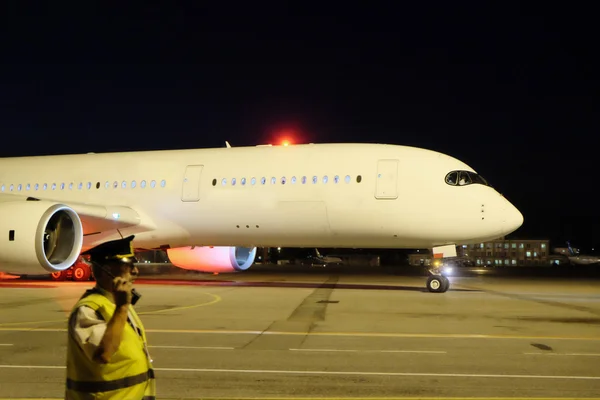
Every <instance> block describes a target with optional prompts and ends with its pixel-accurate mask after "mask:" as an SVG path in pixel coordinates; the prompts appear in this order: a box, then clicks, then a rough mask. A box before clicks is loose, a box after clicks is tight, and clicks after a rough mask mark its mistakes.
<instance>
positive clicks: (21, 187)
mask: <svg viewBox="0 0 600 400" xmlns="http://www.w3.org/2000/svg"><path fill="white" fill-rule="evenodd" d="M156 184H157V182H156V181H155V180H151V181H150V183H149V184H148V182H146V181H145V180H142V181H141V182H140V185H139V186H140V187H141V188H142V189H144V188H145V187H146V186H150V187H151V188H155V187H156ZM159 185H160V187H163V188H164V187H165V186H167V181H166V180H164V179H163V180H162V181H160V184H159ZM128 186H129V187H130V188H132V189H134V188H136V187H137V186H138V184H137V182H136V181H131V183H128V182H127V181H122V182H121V183H119V182H117V181H114V182H113V183H112V184H111V183H110V182H108V181H106V183H105V184H104V187H105V188H106V189H109V188H111V187H112V188H113V189H117V188H119V187H121V188H122V189H126V188H127V187H128ZM74 187H75V184H74V183H73V182H71V183H69V184H68V185H67V184H65V183H61V184H56V183H53V184H51V185H48V184H47V183H43V184H41V185H40V184H39V183H36V184H34V185H31V184H30V183H27V184H25V185H23V184H21V183H19V184H17V185H15V184H10V185H9V186H8V191H9V192H13V191H15V189H16V191H17V192H20V191H22V190H25V191H29V190H40V189H41V190H47V189H48V188H50V189H51V190H56V189H57V188H60V190H65V189H66V188H69V190H73V188H74ZM85 187H86V188H87V189H91V188H92V182H88V183H87V184H86V185H85ZM95 187H96V189H100V182H96V185H95ZM83 188H84V184H83V182H79V184H78V185H77V189H79V190H82V189H83ZM6 190H7V187H6V185H5V184H2V185H1V186H0V192H4V191H6Z"/></svg>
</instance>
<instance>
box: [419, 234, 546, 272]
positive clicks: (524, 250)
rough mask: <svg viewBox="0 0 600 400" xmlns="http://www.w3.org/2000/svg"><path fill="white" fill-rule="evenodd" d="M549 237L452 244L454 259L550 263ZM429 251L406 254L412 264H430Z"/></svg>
mask: <svg viewBox="0 0 600 400" xmlns="http://www.w3.org/2000/svg"><path fill="white" fill-rule="evenodd" d="M549 251H550V241H549V240H546V239H533V240H516V239H513V240H507V239H504V238H502V239H497V240H493V241H490V242H484V243H477V244H463V245H458V246H456V255H457V261H458V262H460V263H462V264H463V265H465V266H488V267H492V266H496V267H500V266H504V267H509V266H513V267H517V266H535V265H540V266H541V265H550V264H551V263H553V262H554V260H553V259H554V258H553V257H552V256H551V254H549ZM431 260H432V256H431V252H430V251H427V250H419V251H418V252H417V253H413V254H410V255H409V256H408V262H409V264H410V265H413V266H420V265H425V266H427V265H430V264H431Z"/></svg>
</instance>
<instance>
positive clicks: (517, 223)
mask: <svg viewBox="0 0 600 400" xmlns="http://www.w3.org/2000/svg"><path fill="white" fill-rule="evenodd" d="M506 203H507V204H506V206H505V209H504V229H503V231H504V234H505V235H507V234H509V233H511V232H514V231H516V230H517V229H519V228H520V227H521V225H523V214H521V212H520V211H519V210H518V209H517V207H515V206H513V205H512V204H511V203H510V202H509V201H508V200H507V201H506Z"/></svg>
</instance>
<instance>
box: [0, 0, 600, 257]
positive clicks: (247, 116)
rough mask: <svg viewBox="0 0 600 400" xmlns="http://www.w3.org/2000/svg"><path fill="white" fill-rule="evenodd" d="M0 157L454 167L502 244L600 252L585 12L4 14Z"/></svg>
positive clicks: (53, 7)
mask: <svg viewBox="0 0 600 400" xmlns="http://www.w3.org/2000/svg"><path fill="white" fill-rule="evenodd" d="M3 8H4V10H3V11H4V12H3V13H2V16H3V19H4V20H3V24H2V27H1V28H0V33H1V34H2V37H3V40H2V44H1V45H0V46H1V48H2V54H3V63H2V66H1V67H0V71H1V72H2V73H1V74H0V89H1V91H0V129H1V131H2V135H3V136H2V137H3V138H4V143H5V145H4V146H2V148H1V149H0V157H14V156H27V155H46V154H72V153H87V152H108V151H140V150H158V149H181V148H205V147H223V146H224V145H225V141H226V140H227V141H229V142H230V143H231V145H232V146H234V147H238V146H245V145H257V144H264V143H269V142H271V143H275V141H277V140H280V139H281V137H282V136H283V135H285V134H289V135H291V136H292V139H293V140H294V141H295V142H296V143H309V142H313V143H334V142H358V143H390V144H399V145H408V146H416V147H423V148H428V149H431V150H435V151H440V152H442V153H445V154H448V155H450V156H453V157H456V158H458V159H460V160H461V161H464V162H465V163H467V164H468V165H470V166H471V167H472V168H473V169H475V170H476V171H477V172H478V173H479V174H481V175H482V176H483V177H485V178H486V179H487V180H488V181H489V182H490V183H491V185H492V186H494V187H495V188H496V189H497V190H498V191H499V192H500V193H502V194H503V195H505V196H506V197H507V198H508V199H509V200H510V201H511V202H512V203H513V204H515V206H517V208H519V209H520V210H521V212H522V213H523V215H524V218H525V222H524V224H523V226H522V227H521V228H520V229H519V230H518V231H516V232H515V233H513V234H511V235H509V238H512V237H514V238H523V239H543V238H549V239H550V240H552V246H558V245H562V244H563V243H565V241H566V240H570V241H571V243H572V245H573V246H575V247H579V248H581V249H582V250H583V251H585V250H586V249H589V248H591V247H597V248H600V212H599V211H598V207H597V204H596V203H597V200H596V199H597V198H598V196H597V194H596V192H597V190H596V189H597V186H598V183H597V178H596V173H597V172H599V171H600V168H599V167H598V165H597V161H596V160H597V157H596V154H597V152H598V147H597V144H598V142H599V140H598V132H599V130H598V127H599V126H598V121H599V120H600V118H599V117H600V115H598V114H599V113H598V107H597V101H596V98H597V97H598V93H600V90H598V89H600V88H599V87H598V86H599V83H598V82H599V80H598V76H597V70H598V68H597V67H598V59H597V55H596V52H595V48H596V47H597V46H596V43H595V40H594V38H595V37H597V35H596V34H595V33H594V31H595V30H596V29H595V22H594V21H592V15H594V14H593V12H592V11H591V9H590V10H586V9H585V8H584V7H579V8H576V7H574V6H573V7H571V6H569V7H563V8H558V7H557V8H552V6H549V5H544V7H543V8H540V7H533V6H531V7H530V6H523V5H518V6H517V5H510V4H506V3H502V4H480V3H473V4H469V5H465V6H455V5H448V4H445V3H440V4H436V5H429V6H425V7H422V8H419V6H417V5H411V6H410V7H407V6H401V5H400V4H388V5H387V6H386V7H382V6H379V7H377V6H368V7H366V6H363V7H353V6H351V5H344V7H333V6H329V8H328V6H320V7H319V8H318V9H313V8H311V7H310V6H308V5H303V6H293V5H288V4H283V3H281V4H280V3H275V4H272V5H269V6H266V5H265V6H263V7H259V6H256V5H245V6H236V7H231V9H225V8H223V7H218V6H206V5H200V4H193V5H188V6H186V7H183V6H178V5H175V4H166V5H162V6H160V7H159V6H150V5H145V6H144V7H140V8H137V7H136V8H134V7H128V6H126V5H124V6H122V7H119V8H110V7H108V6H105V5H98V4H94V5H90V4H78V5H77V6H71V5H69V6H63V5H60V4H44V5H39V6H38V7H31V6H28V5H25V4H21V3H7V4H4V5H3Z"/></svg>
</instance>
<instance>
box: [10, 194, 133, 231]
mask: <svg viewBox="0 0 600 400" xmlns="http://www.w3.org/2000/svg"><path fill="white" fill-rule="evenodd" d="M40 200H44V201H53V200H45V199H39V198H32V197H26V196H21V195H14V194H8V193H1V194H0V203H5V202H14V201H40ZM56 203H60V204H64V205H66V206H68V207H70V208H72V209H73V210H74V211H75V212H76V213H77V214H78V215H79V218H80V219H81V225H82V227H83V235H84V236H86V235H92V234H97V233H101V232H106V231H111V230H115V229H124V228H129V227H132V226H136V225H140V223H141V217H140V215H139V214H138V213H137V212H136V211H135V210H134V209H132V208H130V207H125V206H100V205H95V204H82V203H74V202H63V201H56Z"/></svg>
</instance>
